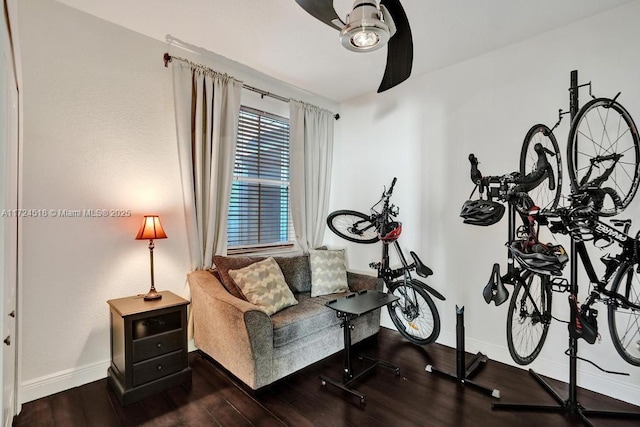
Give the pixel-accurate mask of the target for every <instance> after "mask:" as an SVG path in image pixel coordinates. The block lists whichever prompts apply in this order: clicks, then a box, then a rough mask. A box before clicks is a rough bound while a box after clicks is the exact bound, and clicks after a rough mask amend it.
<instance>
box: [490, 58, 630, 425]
mask: <svg viewBox="0 0 640 427" xmlns="http://www.w3.org/2000/svg"><path fill="white" fill-rule="evenodd" d="M578 88H579V86H578V71H576V70H574V71H571V88H570V89H569V95H570V109H571V120H573V118H574V117H575V115H576V114H577V112H578ZM574 155H575V153H574ZM570 265H571V285H570V286H571V287H570V292H571V293H572V294H573V295H577V294H578V253H577V250H576V242H575V241H574V239H573V238H571V259H570ZM577 365H578V338H576V337H571V333H569V398H568V399H566V400H565V399H563V398H562V397H561V396H560V395H559V394H558V393H557V392H556V391H555V390H554V389H553V388H552V387H551V385H549V384H548V383H547V382H546V381H545V380H544V379H542V377H541V376H540V375H539V374H537V373H536V372H534V371H533V370H532V369H529V373H530V374H531V375H532V376H533V378H534V379H535V380H536V381H537V382H538V384H540V386H542V388H544V389H545V391H546V392H547V393H549V394H550V395H551V397H553V399H554V400H555V401H556V402H557V405H536V404H520V403H492V404H491V408H492V409H497V410H510V411H521V412H552V413H559V414H565V415H569V416H570V417H578V418H579V419H580V420H581V421H582V422H583V423H584V424H585V425H587V426H593V424H592V423H591V421H589V419H588V418H587V417H588V416H589V415H591V416H593V417H602V418H618V419H620V418H637V419H640V413H638V412H624V411H597V410H589V409H586V408H585V407H584V406H582V405H581V404H580V402H578V398H577V391H578V381H577V378H578V375H577Z"/></svg>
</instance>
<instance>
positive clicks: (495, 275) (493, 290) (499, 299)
mask: <svg viewBox="0 0 640 427" xmlns="http://www.w3.org/2000/svg"><path fill="white" fill-rule="evenodd" d="M482 296H483V297H484V300H485V302H486V303H487V304H491V301H493V302H494V303H495V305H496V307H497V306H499V305H500V304H502V303H504V302H505V301H506V300H507V299H509V291H508V290H507V288H506V287H505V286H504V283H502V279H501V278H500V264H498V263H496V264H493V269H492V270H491V277H490V278H489V283H487V285H486V286H485V287H484V289H483V290H482Z"/></svg>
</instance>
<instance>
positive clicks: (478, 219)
mask: <svg viewBox="0 0 640 427" xmlns="http://www.w3.org/2000/svg"><path fill="white" fill-rule="evenodd" d="M503 215H504V205H502V204H501V203H498V202H494V201H491V200H482V199H480V200H467V201H466V202H464V204H463V205H462V209H461V210H460V216H461V217H462V218H464V221H463V222H464V223H465V224H471V225H481V226H487V225H493V224H495V223H496V222H498V221H500V220H501V219H502V216H503Z"/></svg>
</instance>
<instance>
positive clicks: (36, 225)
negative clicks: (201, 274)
mask: <svg viewBox="0 0 640 427" xmlns="http://www.w3.org/2000/svg"><path fill="white" fill-rule="evenodd" d="M19 7H20V9H19V17H20V22H19V24H20V25H19V26H20V41H21V45H20V48H21V53H22V58H23V61H22V62H23V64H22V66H23V76H24V158H23V162H24V170H23V183H22V187H23V199H22V207H23V208H26V209H42V210H45V211H49V210H51V209H54V210H57V209H70V210H74V209H125V210H131V217H120V218H118V217H111V218H68V217H67V218H61V217H56V218H54V217H52V216H51V215H49V217H47V218H25V219H24V220H23V230H24V232H23V235H22V247H23V252H22V253H23V259H22V266H23V271H22V281H21V288H20V291H21V298H22V312H21V313H22V317H21V319H20V320H21V338H22V350H21V355H20V356H21V357H20V365H21V366H20V367H21V378H22V382H21V396H20V397H21V401H22V402H26V401H29V400H32V399H35V398H38V397H41V396H44V395H48V394H51V393H55V392H58V391H61V390H64V389H66V388H70V387H73V386H77V385H80V384H83V383H86V382H89V381H93V380H96V379H99V378H103V377H105V376H106V370H107V367H108V362H109V316H108V306H107V304H106V300H108V299H112V298H119V297H124V296H129V295H134V294H139V293H146V292H147V291H148V289H149V286H150V279H149V252H148V249H147V243H145V242H140V241H135V240H134V237H135V233H136V232H137V230H138V227H139V226H140V222H141V216H142V215H143V214H146V213H157V214H159V215H160V217H161V219H162V222H163V225H164V228H165V230H166V232H167V235H168V236H169V237H168V239H166V240H160V241H157V242H156V249H155V251H154V252H155V254H154V255H155V278H156V287H157V288H158V289H159V290H171V291H173V292H175V293H182V291H183V288H184V283H185V275H186V273H187V272H188V271H189V257H188V247H187V242H186V233H185V219H184V214H183V203H182V193H181V184H180V174H179V169H178V152H177V146H176V140H175V125H174V113H173V89H172V77H171V70H170V68H165V67H164V66H163V63H162V54H163V53H164V52H166V51H167V50H169V52H170V53H171V54H173V55H177V56H182V57H185V56H186V57H191V59H193V60H195V61H197V62H200V63H203V64H205V65H210V66H213V67H214V68H216V69H218V70H220V71H223V72H229V73H230V74H232V75H234V76H236V77H237V78H239V79H241V80H243V81H245V83H247V84H250V85H252V86H256V87H259V88H261V89H265V90H267V91H271V92H273V93H277V94H279V95H282V96H285V97H294V98H296V99H301V100H304V101H307V102H313V103H315V104H316V105H321V106H323V107H325V108H328V109H333V110H335V108H336V107H337V105H336V104H335V103H332V102H330V101H327V100H324V99H320V98H317V97H314V96H312V95H310V94H307V93H304V92H300V91H296V90H294V89H293V88H290V87H287V86H283V85H282V84H278V83H277V82H275V81H273V80H271V79H268V78H266V77H260V76H259V75H258V74H257V73H255V72H253V71H252V70H249V69H247V68H245V67H242V66H240V65H238V64H234V63H232V62H231V61H228V60H225V59H223V58H220V57H217V56H215V55H210V56H209V57H207V58H201V57H199V56H198V55H196V54H192V53H188V52H186V51H183V50H181V49H179V48H176V47H175V46H168V45H167V44H165V43H161V42H158V41H155V40H152V39H150V38H148V37H145V36H141V35H139V34H136V33H134V32H131V31H129V30H126V29H124V28H122V27H119V26H116V25H113V24H110V23H107V22H105V21H102V20H100V19H97V18H95V17H93V16H90V15H87V14H84V13H82V12H79V11H77V10H75V9H71V8H69V7H67V6H63V5H61V4H60V3H57V2H55V1H53V0H30V1H26V2H20V5H19ZM167 32H169V33H170V32H171V31H170V29H169V28H168V29H167ZM196 50H197V49H196ZM243 102H246V103H249V104H251V105H252V106H254V107H257V108H261V109H264V110H271V111H273V110H274V109H276V110H278V111H275V112H276V113H280V114H284V115H287V116H288V106H287V104H286V103H282V102H280V101H274V100H273V99H269V98H265V99H264V100H261V99H260V97H259V96H257V95H255V94H253V93H251V92H247V93H244V92H243Z"/></svg>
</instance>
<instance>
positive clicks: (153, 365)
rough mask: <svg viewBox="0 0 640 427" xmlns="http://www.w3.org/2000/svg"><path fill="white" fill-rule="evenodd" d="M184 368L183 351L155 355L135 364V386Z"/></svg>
mask: <svg viewBox="0 0 640 427" xmlns="http://www.w3.org/2000/svg"><path fill="white" fill-rule="evenodd" d="M180 369H182V351H181V350H180V351H175V352H173V353H169V354H167V355H165V356H160V357H155V358H153V359H150V360H147V361H145V362H140V363H136V364H134V365H133V386H134V387H137V386H139V385H141V384H144V383H148V382H149V381H153V380H155V379H158V378H162V377H164V376H166V375H169V374H173V373H174V372H178V371H179V370H180Z"/></svg>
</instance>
